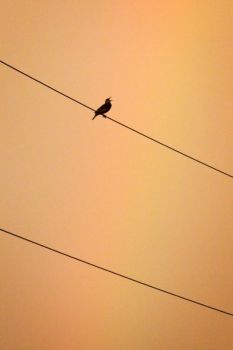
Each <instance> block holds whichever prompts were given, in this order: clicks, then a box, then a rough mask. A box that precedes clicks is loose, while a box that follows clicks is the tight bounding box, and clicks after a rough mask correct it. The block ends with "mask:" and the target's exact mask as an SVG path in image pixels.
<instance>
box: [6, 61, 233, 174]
mask: <svg viewBox="0 0 233 350" xmlns="http://www.w3.org/2000/svg"><path fill="white" fill-rule="evenodd" d="M0 63H2V64H4V65H5V66H7V67H9V68H11V69H13V70H15V71H16V72H18V73H20V74H23V75H24V76H26V77H27V78H29V79H32V80H34V81H35V82H37V83H39V84H41V85H43V86H45V87H47V88H48V89H50V90H53V91H55V92H56V93H58V94H60V95H62V96H64V97H66V98H68V99H70V100H72V101H74V102H76V103H78V104H80V105H81V106H83V107H85V108H88V109H90V110H91V111H93V112H95V109H93V108H91V107H90V106H88V105H86V104H84V103H82V102H80V101H79V100H77V99H75V98H73V97H71V96H69V95H67V94H64V93H63V92H61V91H59V90H57V89H55V88H54V87H52V86H50V85H48V84H45V83H44V82H42V81H41V80H38V79H36V78H34V77H32V76H31V75H29V74H27V73H25V72H23V71H21V70H20V69H18V68H16V67H14V66H12V65H10V64H9V63H7V62H4V61H2V60H0ZM103 116H104V117H105V118H107V119H109V120H111V121H113V122H114V123H117V124H118V125H120V126H122V127H124V128H126V129H128V130H131V131H133V132H135V133H136V134H138V135H141V136H143V137H145V138H147V139H149V140H151V141H153V142H156V143H158V144H159V145H161V146H163V147H166V148H168V149H170V150H172V151H174V152H176V153H178V154H180V155H182V156H184V157H186V158H189V159H191V160H193V161H195V162H197V163H199V164H202V165H204V166H206V167H208V168H209V169H212V170H214V171H217V172H219V173H221V174H222V175H225V176H228V177H231V178H233V175H231V174H229V173H227V172H225V171H223V170H220V169H218V168H216V167H214V166H212V165H210V164H207V163H205V162H203V161H201V160H199V159H197V158H194V157H192V156H190V155H188V154H187V153H184V152H182V151H179V150H178V149H176V148H174V147H171V146H169V145H166V144H165V143H163V142H161V141H158V140H156V139H154V138H153V137H150V136H148V135H146V134H144V133H142V132H140V131H138V130H136V129H134V128H131V127H130V126H128V125H126V124H123V123H121V122H119V121H118V120H116V119H113V118H111V117H108V116H107V115H105V114H103Z"/></svg>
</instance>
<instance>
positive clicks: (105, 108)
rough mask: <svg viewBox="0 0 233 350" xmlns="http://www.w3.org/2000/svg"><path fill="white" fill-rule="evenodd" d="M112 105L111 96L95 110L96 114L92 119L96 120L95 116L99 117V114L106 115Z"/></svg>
mask: <svg viewBox="0 0 233 350" xmlns="http://www.w3.org/2000/svg"><path fill="white" fill-rule="evenodd" d="M111 107H112V104H111V97H109V98H107V99H106V100H105V103H104V104H103V105H102V106H100V107H99V108H98V109H97V110H96V111H95V115H94V117H93V118H92V120H94V119H95V117H97V115H102V116H103V117H104V114H105V113H107V112H108V111H109V110H110V108H111ZM105 118H106V117H105Z"/></svg>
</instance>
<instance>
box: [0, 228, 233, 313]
mask: <svg viewBox="0 0 233 350" xmlns="http://www.w3.org/2000/svg"><path fill="white" fill-rule="evenodd" d="M0 231H2V232H4V233H6V234H8V235H11V236H13V237H16V238H19V239H22V240H24V241H26V242H29V243H32V244H35V245H37V246H39V247H42V248H45V249H48V250H50V251H52V252H54V253H57V254H60V255H63V256H66V257H67V258H70V259H73V260H76V261H79V262H81V263H83V264H86V265H89V266H92V267H95V268H96V269H99V270H102V271H105V272H108V273H111V274H112V275H115V276H118V277H121V278H124V279H126V280H129V281H131V282H134V283H137V284H141V285H143V286H145V287H148V288H151V289H154V290H157V291H159V292H162V293H166V294H169V295H172V296H173V297H176V298H179V299H182V300H185V301H188V302H190V303H193V304H197V305H199V306H202V307H205V308H208V309H211V310H214V311H218V312H221V313H223V314H225V315H228V316H233V314H232V313H230V312H228V311H224V310H221V309H218V308H216V307H213V306H210V305H207V304H203V303H201V302H199V301H195V300H193V299H189V298H186V297H183V296H182V295H179V294H176V293H172V292H169V291H168V290H165V289H162V288H158V287H155V286H153V285H152V284H148V283H146V282H142V281H139V280H137V279H135V278H132V277H129V276H126V275H122V274H121V273H118V272H115V271H112V270H109V269H107V268H105V267H102V266H99V265H96V264H93V263H91V262H89V261H86V260H83V259H80V258H77V257H75V256H73V255H70V254H67V253H64V252H62V251H60V250H57V249H55V248H51V247H48V246H46V245H44V244H41V243H38V242H36V241H33V240H31V239H28V238H26V237H23V236H21V235H18V234H16V233H13V232H10V231H7V230H4V229H3V228H0Z"/></svg>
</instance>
